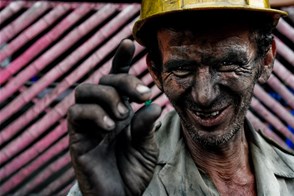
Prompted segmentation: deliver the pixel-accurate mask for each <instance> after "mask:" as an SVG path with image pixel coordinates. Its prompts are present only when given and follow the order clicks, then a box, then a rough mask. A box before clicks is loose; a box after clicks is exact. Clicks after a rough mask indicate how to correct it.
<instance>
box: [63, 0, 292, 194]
mask: <svg viewBox="0 0 294 196" xmlns="http://www.w3.org/2000/svg"><path fill="white" fill-rule="evenodd" d="M281 15H285V13H284V12H281V11H279V10H273V9H270V8H269V7H268V1H257V0H248V1H241V0H223V1H219V0H209V1H199V0H194V1H192V0H191V1H181V0H178V1H153V0H145V1H144V0H143V2H142V10H141V18H140V19H139V20H138V21H137V23H136V24H135V26H134V37H135V39H136V40H137V41H138V42H139V43H141V44H142V45H144V46H145V47H146V48H147V50H148V55H147V65H148V70H149V72H150V74H151V76H152V77H153V79H154V82H155V83H156V85H157V86H158V87H159V88H160V89H161V90H162V91H163V92H164V93H165V94H166V95H167V97H168V98H169V100H170V102H171V103H172V105H173V106H174V108H175V111H173V112H171V113H169V114H168V115H167V116H166V117H165V119H164V120H162V122H161V123H159V122H157V123H155V121H156V119H157V118H158V116H159V115H160V113H161V109H160V107H159V106H157V105H155V104H151V105H149V106H146V107H143V108H142V109H141V110H140V111H138V112H136V113H134V112H133V111H132V109H131V107H130V104H129V103H130V102H137V103H143V102H144V101H146V100H149V99H150V97H151V92H150V89H149V88H148V87H146V86H145V85H144V84H143V83H142V82H141V81H140V80H139V79H137V78H135V77H134V76H131V75H128V74H127V72H128V67H129V64H130V62H131V59H132V56H133V53H134V46H133V43H132V42H131V41H130V40H123V41H122V43H121V45H120V46H119V48H118V51H117V53H116V55H115V57H114V60H113V68H112V70H111V73H110V74H109V75H106V76H104V77H102V78H101V80H100V82H99V85H95V84H82V85H80V86H79V87H78V88H77V89H76V104H75V105H74V106H73V107H72V108H71V109H70V110H69V113H68V119H69V120H68V123H69V134H70V151H71V155H72V163H73V166H74V169H75V173H76V177H77V181H78V185H75V186H74V187H73V188H72V190H71V192H70V193H69V195H81V194H82V195H107V196H108V195H142V194H143V195H156V196H157V195H159V196H161V195H273V196H276V195H283V196H286V195H292V194H293V192H294V156H293V154H291V153H289V152H286V151H285V150H283V149H281V148H280V147H279V146H277V145H275V144H274V143H273V142H269V140H268V139H266V138H265V137H263V136H261V135H260V134H259V133H258V132H256V131H255V130H254V129H253V128H252V126H251V125H250V122H248V121H247V120H246V118H245V115H246V111H247V110H248V107H249V105H250V100H251V97H252V93H253V88H254V85H255V84H256V83H257V82H258V81H259V82H261V83H264V82H266V80H267V79H268V78H269V76H270V74H271V71H272V68H273V61H274V57H275V53H276V46H275V42H274V41H273V36H272V29H273V28H274V27H275V25H276V24H277V21H278V19H279V17H280V16H281ZM153 124H154V125H153Z"/></svg>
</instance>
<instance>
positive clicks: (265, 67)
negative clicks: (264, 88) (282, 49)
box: [258, 40, 276, 84]
mask: <svg viewBox="0 0 294 196" xmlns="http://www.w3.org/2000/svg"><path fill="white" fill-rule="evenodd" d="M275 57H276V42H275V40H273V42H272V44H271V47H270V49H269V50H268V52H267V53H266V55H265V56H264V57H263V60H262V61H261V63H262V67H261V69H262V70H261V74H260V77H259V78H258V82H260V83H261V84H264V83H265V82H266V81H267V80H268V79H269V77H270V75H271V73H272V71H273V66H274V60H275Z"/></svg>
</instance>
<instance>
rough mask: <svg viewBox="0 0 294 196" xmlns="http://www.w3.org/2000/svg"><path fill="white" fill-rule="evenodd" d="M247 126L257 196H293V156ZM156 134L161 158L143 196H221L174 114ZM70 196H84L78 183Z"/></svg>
mask: <svg viewBox="0 0 294 196" xmlns="http://www.w3.org/2000/svg"><path fill="white" fill-rule="evenodd" d="M246 126H247V128H248V129H246V130H247V131H250V133H249V134H248V135H249V138H248V142H249V150H250V152H251V158H252V162H253V166H254V173H255V180H256V188H257V195H262V196H279V195H280V196H292V195H294V154H292V153H290V152H287V151H285V150H283V149H282V148H281V147H279V146H278V145H276V144H275V143H274V142H273V141H271V140H269V139H268V138H266V137H265V136H263V135H262V134H261V133H259V132H257V131H255V130H254V128H253V127H252V126H251V124H250V123H249V122H248V121H247V120H246ZM156 135H157V139H158V145H159V150H160V153H159V159H158V163H157V166H156V168H155V172H154V175H153V178H152V180H151V182H150V184H149V186H148V187H147V189H146V190H145V192H144V193H143V195H144V196H149V195H152V196H165V195H169V196H184V195H185V196H195V195H197V196H200V195H203V196H204V195H205V196H210V195H211V196H216V195H219V193H218V191H217V189H216V187H215V186H214V184H213V182H212V181H211V180H210V178H209V176H207V175H206V174H205V173H204V172H202V171H201V170H199V169H198V168H197V167H196V165H195V163H194V162H193V159H192V158H191V156H190V153H189V150H188V149H187V147H186V145H185V143H184V140H183V138H182V136H181V133H180V120H179V117H178V115H177V114H176V112H175V111H172V112H170V113H169V114H167V115H166V117H165V118H164V119H163V120H162V123H161V126H157V131H156ZM68 196H81V193H80V191H79V188H78V185H77V184H75V185H74V186H73V187H72V189H71V190H70V192H69V194H68Z"/></svg>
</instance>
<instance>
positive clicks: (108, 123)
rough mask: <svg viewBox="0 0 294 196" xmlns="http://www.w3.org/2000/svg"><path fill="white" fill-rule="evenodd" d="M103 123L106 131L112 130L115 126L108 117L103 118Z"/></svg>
mask: <svg viewBox="0 0 294 196" xmlns="http://www.w3.org/2000/svg"><path fill="white" fill-rule="evenodd" d="M103 121H104V122H105V124H106V127H107V128H108V129H112V128H113V127H114V125H115V124H114V122H113V120H111V119H110V118H109V117H108V116H104V117H103Z"/></svg>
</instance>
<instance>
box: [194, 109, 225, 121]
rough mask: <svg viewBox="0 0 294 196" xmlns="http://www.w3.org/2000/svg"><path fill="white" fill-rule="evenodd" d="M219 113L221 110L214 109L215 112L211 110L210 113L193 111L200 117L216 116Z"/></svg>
mask: <svg viewBox="0 0 294 196" xmlns="http://www.w3.org/2000/svg"><path fill="white" fill-rule="evenodd" d="M220 113H221V110H219V111H216V112H211V113H203V112H195V114H196V115H197V116H199V117H200V118H204V119H205V118H215V117H216V116H218V115H219V114H220Z"/></svg>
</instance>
